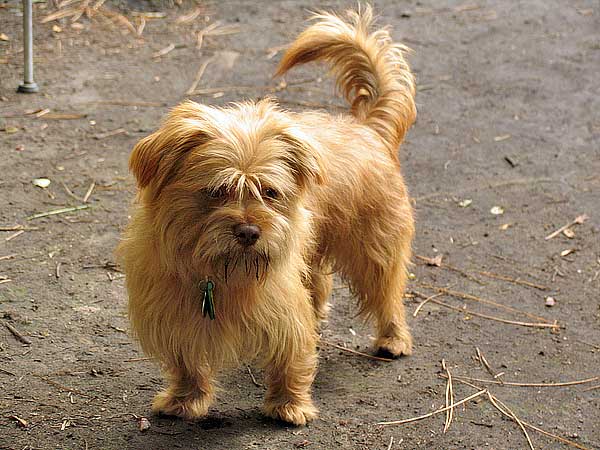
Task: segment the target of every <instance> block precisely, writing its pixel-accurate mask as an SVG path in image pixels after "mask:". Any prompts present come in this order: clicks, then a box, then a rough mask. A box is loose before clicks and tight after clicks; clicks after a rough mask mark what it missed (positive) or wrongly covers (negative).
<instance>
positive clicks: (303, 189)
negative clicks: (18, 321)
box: [117, 7, 416, 425]
mask: <svg viewBox="0 0 600 450" xmlns="http://www.w3.org/2000/svg"><path fill="white" fill-rule="evenodd" d="M314 20H315V22H314V23H313V24H312V25H311V26H309V27H308V28H307V29H306V30H305V31H304V32H302V33H301V34H300V35H299V37H298V38H297V39H296V41H294V42H293V43H292V44H291V46H290V47H289V48H288V50H287V52H286V53H285V55H284V56H283V58H282V60H281V62H280V64H279V67H278V69H277V75H283V74H285V73H286V72H287V71H288V70H289V69H291V68H292V67H294V66H296V65H299V64H304V63H308V62H311V61H323V62H326V63H328V64H329V65H330V67H331V73H332V74H333V76H334V77H335V80H336V82H337V87H338V88H339V90H340V91H341V92H342V93H343V95H344V96H345V98H346V99H347V100H348V102H349V103H350V105H351V107H350V113H349V114H343V115H337V116H333V115H330V114H327V113H324V112H302V113H295V112H289V111H286V110H284V109H282V108H281V107H279V106H278V105H277V103H276V101H275V100H273V99H269V98H267V99H262V100H259V101H245V102H241V103H236V104H231V105H229V106H226V107H212V106H207V105H202V104H198V103H194V102H192V101H186V102H184V103H182V104H180V105H179V106H177V107H175V108H174V109H172V111H171V112H170V114H169V115H168V117H167V118H166V120H165V121H164V123H163V124H162V126H161V127H160V129H158V131H156V132H154V133H153V134H151V135H150V136H148V137H146V138H144V139H142V140H141V141H139V142H138V143H137V144H136V146H135V148H134V149H133V151H132V154H131V156H130V161H129V165H130V170H131V172H132V173H133V174H134V175H135V178H136V180H137V185H138V193H137V196H136V201H135V202H134V205H133V210H132V215H131V219H130V222H129V224H128V226H127V227H126V229H125V231H124V235H123V239H122V240H121V242H120V244H119V247H118V250H117V254H118V256H119V259H120V261H121V263H122V265H123V268H124V271H125V274H126V286H127V290H128V295H129V317H130V322H131V327H132V330H133V333H134V334H135V336H136V337H137V339H138V340H139V342H140V344H141V347H142V349H143V351H144V352H145V353H146V354H147V355H148V356H150V357H153V358H156V359H157V360H158V361H159V362H160V365H161V368H162V370H163V372H164V375H165V377H166V378H167V380H168V387H167V388H166V390H164V391H162V392H160V393H159V394H158V395H156V397H155V399H154V402H153V411H154V412H156V413H160V414H165V415H174V416H179V417H182V418H184V419H187V420H194V419H198V418H201V417H202V416H205V415H206V414H207V411H208V408H209V406H210V405H211V403H212V402H213V400H214V397H215V389H216V388H215V383H216V382H215V378H216V377H217V375H218V373H219V372H220V371H221V370H223V369H225V368H230V367H232V366H235V365H239V364H243V363H250V362H252V363H255V364H257V365H258V366H259V367H261V368H263V369H264V373H265V381H266V385H267V392H266V396H265V402H264V412H265V414H266V415H268V416H270V417H272V418H275V419H279V420H282V421H285V422H288V423H291V424H295V425H303V424H306V423H307V422H308V421H310V420H312V419H314V418H316V417H317V413H318V411H317V408H316V407H315V406H314V404H313V402H312V399H311V385H312V382H313V379H314V377H315V372H316V369H317V345H318V327H319V323H320V321H321V320H323V319H324V318H325V317H326V314H327V309H328V303H327V299H328V297H329V294H330V292H331V288H332V274H333V273H336V272H337V273H339V274H340V275H341V277H342V278H343V279H344V280H346V281H347V282H348V283H349V285H350V287H351V289H352V292H353V293H354V294H355V295H356V297H357V298H358V303H359V307H360V309H359V311H360V314H361V315H362V317H364V318H366V319H369V318H372V319H374V320H375V322H376V326H377V338H376V341H375V347H376V349H377V351H378V353H379V354H383V355H386V356H388V357H398V356H400V355H409V354H411V351H412V339H411V334H410V331H409V328H408V326H407V323H406V320H405V314H404V307H403V293H404V289H405V284H406V280H407V274H408V272H407V266H408V265H409V262H410V258H411V241H412V238H413V234H414V223H413V211H412V207H411V203H410V200H409V195H408V193H407V189H406V186H405V184H404V181H403V178H402V175H401V173H400V162H399V159H398V156H397V150H398V147H399V145H400V144H401V142H402V141H403V139H404V136H405V134H406V132H407V131H408V129H409V128H410V126H411V125H412V123H413V122H414V120H415V117H416V108H415V102H414V96H415V80H414V76H413V74H412V73H411V70H410V68H409V66H408V64H407V62H406V59H405V56H404V55H405V53H406V52H407V48H406V47H404V46H402V45H399V44H394V43H393V42H392V40H391V38H390V35H389V32H388V31H387V30H386V29H380V30H378V31H374V32H370V31H369V29H370V26H371V23H372V10H371V8H370V7H366V8H362V10H358V11H350V12H348V16H347V18H342V17H340V16H337V15H335V14H330V13H320V14H317V15H315V17H314Z"/></svg>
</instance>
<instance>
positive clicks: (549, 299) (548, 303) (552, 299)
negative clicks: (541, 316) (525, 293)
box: [546, 297, 556, 308]
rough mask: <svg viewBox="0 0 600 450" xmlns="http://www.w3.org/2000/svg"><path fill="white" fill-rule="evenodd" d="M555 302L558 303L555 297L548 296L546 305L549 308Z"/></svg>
mask: <svg viewBox="0 0 600 450" xmlns="http://www.w3.org/2000/svg"><path fill="white" fill-rule="evenodd" d="M555 304H556V300H554V297H546V306H547V307H548V308H551V307H552V306H554V305H555Z"/></svg>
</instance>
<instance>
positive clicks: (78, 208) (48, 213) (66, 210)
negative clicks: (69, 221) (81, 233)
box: [25, 205, 91, 220]
mask: <svg viewBox="0 0 600 450" xmlns="http://www.w3.org/2000/svg"><path fill="white" fill-rule="evenodd" d="M88 208H91V206H90V205H79V206H70V207H68V208H60V209H54V210H52V211H46V212H42V213H37V214H34V215H32V216H29V217H25V220H34V219H40V218H42V217H48V216H55V215H57V214H64V213H69V212H74V211H81V210H82V209H88Z"/></svg>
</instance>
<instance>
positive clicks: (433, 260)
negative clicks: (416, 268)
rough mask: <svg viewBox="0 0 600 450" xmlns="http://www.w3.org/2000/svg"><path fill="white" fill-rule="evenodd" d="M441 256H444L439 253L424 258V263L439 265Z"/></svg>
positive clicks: (440, 264)
mask: <svg viewBox="0 0 600 450" xmlns="http://www.w3.org/2000/svg"><path fill="white" fill-rule="evenodd" d="M443 257H444V255H441V254H440V255H436V256H435V257H433V258H424V260H425V264H427V265H428V266H435V267H441V266H442V258H443Z"/></svg>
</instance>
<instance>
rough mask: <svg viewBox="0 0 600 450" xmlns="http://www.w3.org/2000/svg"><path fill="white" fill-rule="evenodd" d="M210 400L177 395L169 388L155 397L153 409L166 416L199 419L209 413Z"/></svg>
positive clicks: (156, 412)
mask: <svg viewBox="0 0 600 450" xmlns="http://www.w3.org/2000/svg"><path fill="white" fill-rule="evenodd" d="M208 404H209V402H208V401H207V400H206V399H205V398H197V397H193V398H189V397H184V398H180V397H175V396H174V395H173V394H172V393H171V392H170V391H169V390H166V391H162V392H160V393H158V394H157V395H156V397H154V401H153V402H152V411H153V412H154V413H155V414H160V415H164V416H177V417H181V418H182V419H185V420H198V419H200V418H202V417H204V416H205V415H206V414H207V413H208Z"/></svg>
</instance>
